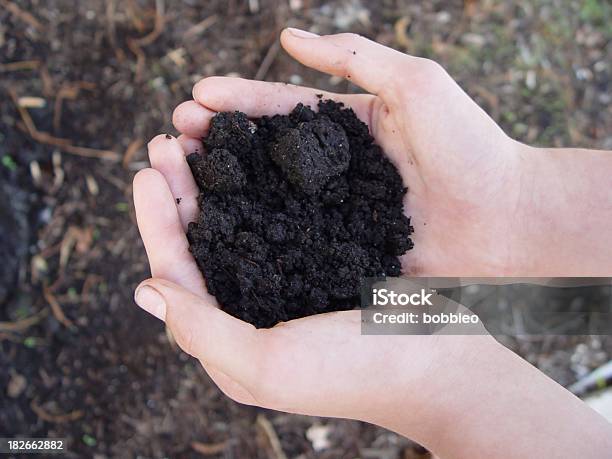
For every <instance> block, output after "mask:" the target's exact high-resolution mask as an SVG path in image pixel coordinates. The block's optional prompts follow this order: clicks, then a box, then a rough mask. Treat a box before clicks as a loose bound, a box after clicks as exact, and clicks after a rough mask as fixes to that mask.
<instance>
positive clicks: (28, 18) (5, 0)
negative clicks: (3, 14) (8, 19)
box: [0, 0, 45, 32]
mask: <svg viewBox="0 0 612 459" xmlns="http://www.w3.org/2000/svg"><path fill="white" fill-rule="evenodd" d="M0 5H2V6H3V7H4V8H6V9H7V10H8V11H9V12H10V13H11V14H13V15H14V16H16V17H17V18H19V19H20V20H22V21H23V22H25V23H27V24H29V25H31V26H32V27H34V28H35V29H36V30H38V31H39V32H44V30H45V26H43V25H42V24H41V23H40V21H39V20H38V19H36V18H35V17H34V16H33V15H32V14H31V13H29V12H27V11H24V10H22V9H21V8H19V7H18V6H17V5H15V4H14V3H13V2H10V1H9V0H0Z"/></svg>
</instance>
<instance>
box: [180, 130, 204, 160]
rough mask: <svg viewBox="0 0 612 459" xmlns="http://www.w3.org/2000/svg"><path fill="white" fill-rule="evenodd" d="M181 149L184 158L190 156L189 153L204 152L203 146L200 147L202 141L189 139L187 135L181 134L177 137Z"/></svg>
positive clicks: (193, 138)
mask: <svg viewBox="0 0 612 459" xmlns="http://www.w3.org/2000/svg"><path fill="white" fill-rule="evenodd" d="M177 139H178V141H179V143H180V144H181V147H182V148H183V152H184V153H185V156H188V155H190V154H191V153H201V152H202V151H204V146H203V145H202V141H201V140H200V139H199V138H195V137H189V136H188V135H185V134H181V135H179V136H178V137H177Z"/></svg>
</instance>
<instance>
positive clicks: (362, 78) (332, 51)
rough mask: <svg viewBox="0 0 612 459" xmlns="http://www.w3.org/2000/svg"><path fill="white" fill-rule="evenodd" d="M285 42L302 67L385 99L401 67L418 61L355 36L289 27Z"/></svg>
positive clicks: (283, 43) (283, 34) (286, 30)
mask: <svg viewBox="0 0 612 459" xmlns="http://www.w3.org/2000/svg"><path fill="white" fill-rule="evenodd" d="M281 43H282V45H283V48H285V50H286V51H287V52H288V53H289V54H290V55H291V56H293V57H294V58H295V59H297V60H298V61H300V62H301V63H302V64H304V65H306V66H308V67H312V68H314V69H316V70H319V71H321V72H325V73H329V74H331V75H335V76H339V77H342V78H346V79H348V80H350V81H352V82H353V83H355V84H356V85H358V86H360V87H362V88H363V89H365V90H366V91H368V92H370V93H371V94H375V95H379V96H381V97H382V96H383V95H384V92H385V91H387V90H389V89H391V88H388V85H387V84H386V83H387V82H388V79H389V77H390V76H395V75H397V74H398V73H397V71H398V68H399V67H402V66H404V65H405V64H407V63H411V62H416V61H418V58H416V57H412V56H408V55H406V54H403V53H400V52H399V51H395V50H394V49H391V48H387V47H386V46H383V45H381V44H378V43H376V42H374V41H372V40H368V39H367V38H365V37H362V36H360V35H357V34H354V33H341V34H337V35H324V36H319V35H316V34H313V33H310V32H306V31H304V30H299V29H293V28H288V29H285V30H283V32H282V34H281ZM404 73H405V72H404Z"/></svg>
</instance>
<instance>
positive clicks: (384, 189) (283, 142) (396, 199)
mask: <svg viewBox="0 0 612 459" xmlns="http://www.w3.org/2000/svg"><path fill="white" fill-rule="evenodd" d="M373 141H374V139H373V138H372V137H371V136H370V134H369V132H368V128H367V126H366V125H365V124H364V123H363V122H361V121H360V120H359V119H358V118H357V117H356V116H355V113H354V112H353V110H351V109H350V108H344V107H343V106H342V104H340V103H336V102H333V101H330V100H326V101H320V102H319V111H318V112H317V113H315V112H314V111H313V110H311V109H310V108H309V107H306V106H304V105H302V104H299V105H298V106H296V107H295V109H294V110H293V111H292V112H291V113H290V114H289V115H275V116H272V117H262V118H260V119H255V120H249V119H248V118H247V117H246V115H245V114H244V113H240V112H234V113H219V114H218V115H216V116H215V117H214V118H213V120H212V123H211V128H210V131H209V134H208V137H207V138H206V139H204V145H205V147H206V150H207V152H208V153H207V154H204V155H200V154H197V153H194V154H191V155H189V156H188V158H187V161H188V163H189V165H190V167H191V170H192V172H193V174H194V177H195V179H196V182H197V184H198V186H199V187H200V190H201V193H200V196H199V205H200V217H199V220H198V222H194V223H191V224H190V225H189V228H188V232H187V236H188V239H189V243H190V249H191V252H192V253H193V255H194V257H195V259H196V261H197V263H198V266H199V268H200V269H201V271H202V272H203V274H204V277H205V279H206V284H207V286H208V290H209V291H210V293H211V294H213V295H215V296H216V298H217V300H218V301H219V303H220V304H221V305H222V308H223V309H224V310H225V311H227V312H228V313H230V314H232V315H234V316H235V317H238V318H240V319H242V320H245V321H247V322H250V323H252V324H253V325H255V326H256V327H271V326H273V325H274V324H276V323H278V322H280V321H287V320H291V319H295V318H299V317H304V316H308V315H311V314H317V313H323V312H329V311H338V310H346V309H353V308H354V307H356V306H358V305H359V303H360V299H359V295H360V286H361V280H362V279H363V278H364V277H374V276H397V275H399V274H400V262H399V259H398V256H400V255H402V254H403V253H404V252H406V251H407V250H409V249H410V248H412V245H413V244H412V241H411V239H410V237H409V236H410V234H411V233H412V231H413V228H412V226H410V219H409V218H408V217H406V216H405V215H404V213H403V206H402V199H403V196H404V194H405V193H406V189H405V188H404V186H403V184H402V179H401V177H400V176H399V174H398V172H397V170H396V169H395V167H394V166H393V164H391V163H390V162H389V160H388V159H387V158H386V157H385V156H384V155H383V152H382V150H381V148H380V147H379V146H378V145H375V144H374V143H373Z"/></svg>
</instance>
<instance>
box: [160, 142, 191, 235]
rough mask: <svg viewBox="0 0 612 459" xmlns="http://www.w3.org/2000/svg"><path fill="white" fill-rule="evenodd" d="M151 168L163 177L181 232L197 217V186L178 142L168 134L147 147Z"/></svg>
mask: <svg viewBox="0 0 612 459" xmlns="http://www.w3.org/2000/svg"><path fill="white" fill-rule="evenodd" d="M148 148H149V161H150V162H151V167H153V169H155V170H158V171H159V172H161V173H162V175H163V176H164V179H165V180H166V183H167V184H168V187H170V191H171V193H172V196H173V198H174V199H173V200H174V202H175V205H176V207H177V209H178V213H179V218H180V221H181V224H182V226H183V231H185V230H186V229H187V225H188V224H189V223H190V222H193V221H195V220H196V218H197V215H198V193H199V190H198V186H197V185H196V183H195V180H194V179H193V174H192V173H191V169H190V168H189V165H188V164H187V161H186V159H185V152H184V150H183V148H182V146H181V144H180V142H179V141H178V140H177V139H175V138H174V137H172V136H171V135H169V134H160V135H158V136H156V137H154V138H153V140H151V142H149V145H148Z"/></svg>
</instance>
